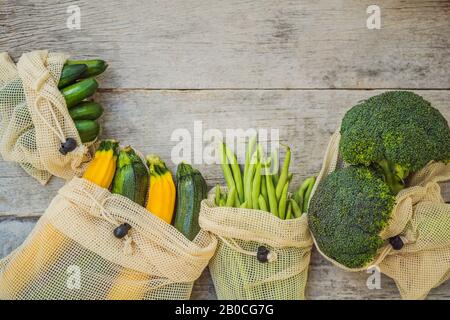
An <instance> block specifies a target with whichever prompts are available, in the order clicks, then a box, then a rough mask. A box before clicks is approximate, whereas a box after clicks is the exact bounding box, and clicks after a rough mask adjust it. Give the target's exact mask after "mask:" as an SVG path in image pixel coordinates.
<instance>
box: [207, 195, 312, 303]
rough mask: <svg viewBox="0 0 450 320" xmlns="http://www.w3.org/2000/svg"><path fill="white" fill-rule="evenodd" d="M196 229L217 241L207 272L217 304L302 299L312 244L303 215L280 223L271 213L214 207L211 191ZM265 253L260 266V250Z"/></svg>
mask: <svg viewBox="0 0 450 320" xmlns="http://www.w3.org/2000/svg"><path fill="white" fill-rule="evenodd" d="M199 222H200V227H201V228H202V230H205V231H209V232H211V233H213V234H214V235H215V236H217V237H218V240H219V243H218V246H217V251H216V254H215V255H214V257H213V258H212V259H211V261H210V263H209V270H210V272H211V277H212V280H213V282H214V287H215V289H216V293H217V297H218V298H219V299H225V300H234V299H244V300H245V299H248V300H250V299H252V300H266V299H278V300H298V299H304V298H305V287H306V281H307V278H308V266H309V260H310V255H311V247H312V243H313V242H312V239H311V236H310V233H309V231H308V226H307V220H306V215H303V216H302V217H300V218H297V219H289V220H282V219H279V218H278V217H275V216H273V215H272V214H271V213H268V212H264V211H260V210H252V209H240V208H229V207H217V206H216V205H215V204H214V190H212V191H211V192H210V194H209V197H208V199H206V200H203V202H202V205H201V211H200V217H199ZM260 246H265V247H266V248H267V249H268V250H269V255H268V257H267V258H268V261H267V262H265V263H262V262H259V260H258V259H257V257H256V256H257V251H258V247H260Z"/></svg>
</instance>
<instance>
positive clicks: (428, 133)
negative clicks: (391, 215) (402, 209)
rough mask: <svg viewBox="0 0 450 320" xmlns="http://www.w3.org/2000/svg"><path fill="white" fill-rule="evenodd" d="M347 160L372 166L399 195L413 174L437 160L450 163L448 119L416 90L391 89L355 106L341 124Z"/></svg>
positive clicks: (341, 145) (343, 149)
mask: <svg viewBox="0 0 450 320" xmlns="http://www.w3.org/2000/svg"><path fill="white" fill-rule="evenodd" d="M340 152H341V154H342V157H343V159H344V161H345V162H347V163H349V164H361V165H364V166H372V167H374V168H376V169H377V170H379V171H380V172H381V173H382V174H383V175H384V177H385V181H386V183H387V184H388V185H389V187H390V188H391V190H392V192H393V193H394V194H397V193H398V192H399V191H400V190H402V189H403V188H404V185H405V180H406V179H407V178H408V177H409V175H410V174H411V173H413V172H416V171H417V170H419V169H421V168H423V167H424V166H425V165H426V164H427V163H428V162H430V161H431V160H434V161H444V162H445V161H449V160H450V129H449V126H448V123H447V121H446V119H445V118H444V116H443V115H442V114H441V113H440V112H439V111H438V110H437V109H435V108H433V107H432V106H431V104H430V103H429V102H428V101H426V100H425V99H423V98H422V97H421V96H419V95H417V94H415V93H413V92H410V91H389V92H385V93H382V94H380V95H376V96H373V97H371V98H369V99H367V100H365V101H363V102H361V103H359V104H357V105H356V106H354V107H352V108H351V109H350V110H349V111H348V112H347V114H346V115H345V116H344V118H343V120H342V124H341V140H340Z"/></svg>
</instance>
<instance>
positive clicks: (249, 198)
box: [244, 151, 257, 209]
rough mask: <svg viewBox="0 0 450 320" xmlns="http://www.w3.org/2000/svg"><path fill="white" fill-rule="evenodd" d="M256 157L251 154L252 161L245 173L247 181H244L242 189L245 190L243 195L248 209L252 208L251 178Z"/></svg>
mask: <svg viewBox="0 0 450 320" xmlns="http://www.w3.org/2000/svg"><path fill="white" fill-rule="evenodd" d="M256 157H257V152H256V151H255V152H253V155H252V159H251V160H250V166H249V167H248V172H247V180H246V181H244V189H245V194H246V195H247V196H245V202H246V203H247V206H248V208H249V209H251V208H253V205H252V181H253V176H254V173H255V169H256V164H257V161H256Z"/></svg>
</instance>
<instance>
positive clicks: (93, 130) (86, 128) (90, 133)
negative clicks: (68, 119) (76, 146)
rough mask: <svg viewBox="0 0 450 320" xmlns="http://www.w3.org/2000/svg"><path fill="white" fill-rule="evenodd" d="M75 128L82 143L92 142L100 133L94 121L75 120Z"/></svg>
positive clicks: (98, 126)
mask: <svg viewBox="0 0 450 320" xmlns="http://www.w3.org/2000/svg"><path fill="white" fill-rule="evenodd" d="M75 127H76V128H77V130H78V134H79V135H80V138H81V142H82V143H86V142H91V141H94V140H95V138H97V136H98V134H99V133H100V125H99V124H98V123H97V121H94V120H76V121H75Z"/></svg>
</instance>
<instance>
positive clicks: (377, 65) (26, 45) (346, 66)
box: [0, 0, 450, 89]
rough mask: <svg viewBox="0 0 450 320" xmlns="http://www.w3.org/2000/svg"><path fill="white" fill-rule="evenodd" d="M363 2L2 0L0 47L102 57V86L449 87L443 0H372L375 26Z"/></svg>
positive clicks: (449, 37)
mask: <svg viewBox="0 0 450 320" xmlns="http://www.w3.org/2000/svg"><path fill="white" fill-rule="evenodd" d="M371 4H373V3H372V1H367V0H366V1H359V0H346V1H342V0H334V1H294V0H281V1H276V2H273V1H242V0H230V1H220V0H213V1H211V0H201V1H198V0H177V1H170V2H162V1H157V0H152V1H148V0H136V1H133V2H129V3H128V2H127V3H126V2H124V1H120V0H111V1H87V0H83V1H73V0H63V1H49V0H45V1H39V2H38V1H31V0H5V1H2V5H1V6H0V33H1V34H2V36H1V38H0V51H9V52H11V53H12V55H13V56H14V57H16V58H17V57H18V56H20V54H21V53H22V52H24V51H27V50H33V49H44V48H50V49H52V50H62V51H65V52H68V53H71V54H73V55H76V56H80V57H87V56H93V57H97V56H99V57H103V58H105V59H106V60H108V61H109V63H110V66H111V67H110V69H109V70H108V71H107V73H106V74H105V77H104V82H103V86H104V87H106V88H118V87H119V88H164V89H165V88H169V89H173V88H282V89H284V88H399V87H403V88H450V79H449V77H448V72H447V71H448V70H449V69H450V33H449V32H448V30H450V19H449V18H448V17H449V14H450V4H449V2H448V1H445V0H434V1H421V0H411V1H402V0H395V1H388V0H380V1H377V5H379V6H380V8H381V18H382V24H381V29H380V30H369V29H368V28H367V27H366V19H367V18H368V16H369V15H368V14H367V13H366V9H367V7H368V6H369V5H371ZM70 5H78V6H79V8H80V9H81V30H69V29H68V28H67V26H66V20H67V18H68V17H69V14H67V12H66V10H67V8H68V6H70Z"/></svg>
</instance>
